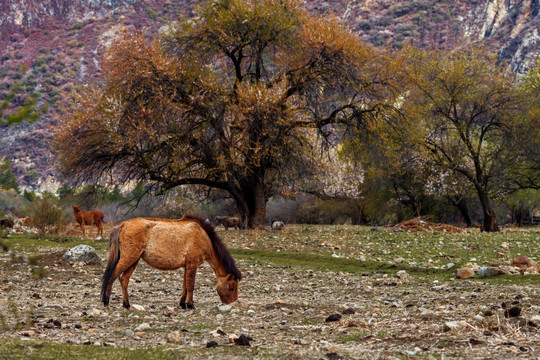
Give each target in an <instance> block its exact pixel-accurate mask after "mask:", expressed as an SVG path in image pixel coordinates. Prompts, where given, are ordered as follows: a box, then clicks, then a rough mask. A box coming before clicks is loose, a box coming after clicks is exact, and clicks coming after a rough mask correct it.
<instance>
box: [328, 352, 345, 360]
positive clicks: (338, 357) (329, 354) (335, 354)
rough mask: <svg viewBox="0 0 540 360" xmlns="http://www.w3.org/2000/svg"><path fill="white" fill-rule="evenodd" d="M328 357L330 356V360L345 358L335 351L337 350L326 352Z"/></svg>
mask: <svg viewBox="0 0 540 360" xmlns="http://www.w3.org/2000/svg"><path fill="white" fill-rule="evenodd" d="M326 357H327V358H329V359H330V360H339V359H343V357H342V356H341V355H339V354H338V353H335V352H330V353H328V354H326Z"/></svg>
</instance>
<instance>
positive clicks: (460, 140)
mask: <svg viewBox="0 0 540 360" xmlns="http://www.w3.org/2000/svg"><path fill="white" fill-rule="evenodd" d="M409 59H410V62H409V65H410V66H409V68H408V70H409V79H410V80H411V84H412V87H411V90H410V92H409V93H408V96H407V99H408V101H405V102H404V112H405V113H407V114H408V115H409V116H410V119H411V121H415V122H416V123H417V125H416V126H417V127H418V124H420V125H421V127H423V128H424V129H425V130H424V132H423V138H422V145H423V147H425V149H427V150H428V152H427V153H426V155H428V156H429V159H430V160H431V161H432V162H433V163H434V165H435V166H437V167H438V168H439V169H440V170H441V171H450V172H452V173H453V174H455V176H457V177H458V178H461V179H462V180H464V181H466V182H467V183H469V184H470V185H471V186H473V187H474V189H475V192H476V194H477V197H478V200H479V201H480V203H481V205H482V210H483V214H484V224H483V226H484V229H485V230H486V231H497V230H498V229H499V228H498V224H497V218H496V214H495V211H494V208H493V205H492V201H493V197H495V196H498V195H501V194H502V193H504V192H505V191H506V189H507V187H508V184H509V181H510V179H511V177H512V169H515V167H516V165H517V164H516V161H515V156H516V151H515V150H516V149H515V146H514V145H513V144H514V142H515V141H516V139H515V134H516V126H517V125H518V124H517V121H516V120H517V119H519V118H520V113H521V103H520V97H519V93H518V91H517V81H516V78H515V74H512V73H510V72H509V71H506V70H504V69H502V68H500V67H499V66H497V65H496V59H495V57H493V56H491V55H489V54H486V53H484V52H483V50H482V49H478V48H472V49H465V50H460V51H455V52H452V53H444V52H440V51H436V52H420V51H412V52H411V53H410V54H409Z"/></svg>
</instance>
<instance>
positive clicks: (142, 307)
mask: <svg viewBox="0 0 540 360" xmlns="http://www.w3.org/2000/svg"><path fill="white" fill-rule="evenodd" d="M131 308H132V309H133V310H137V311H144V306H142V305H131Z"/></svg>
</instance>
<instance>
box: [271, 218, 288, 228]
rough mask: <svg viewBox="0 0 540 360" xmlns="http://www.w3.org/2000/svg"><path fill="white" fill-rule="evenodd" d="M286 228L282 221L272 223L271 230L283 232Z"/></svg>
mask: <svg viewBox="0 0 540 360" xmlns="http://www.w3.org/2000/svg"><path fill="white" fill-rule="evenodd" d="M284 227H285V223H284V222H283V221H281V220H274V221H272V225H271V228H272V230H283V228H284Z"/></svg>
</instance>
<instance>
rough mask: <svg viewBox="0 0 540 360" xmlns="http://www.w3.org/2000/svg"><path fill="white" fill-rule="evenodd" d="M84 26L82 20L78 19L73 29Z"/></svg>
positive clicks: (79, 28)
mask: <svg viewBox="0 0 540 360" xmlns="http://www.w3.org/2000/svg"><path fill="white" fill-rule="evenodd" d="M83 27H84V24H83V22H82V21H77V22H76V23H75V24H73V26H72V27H71V29H73V30H81V29H82V28H83Z"/></svg>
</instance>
